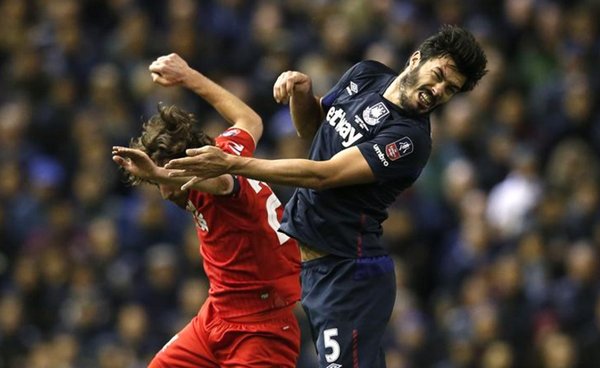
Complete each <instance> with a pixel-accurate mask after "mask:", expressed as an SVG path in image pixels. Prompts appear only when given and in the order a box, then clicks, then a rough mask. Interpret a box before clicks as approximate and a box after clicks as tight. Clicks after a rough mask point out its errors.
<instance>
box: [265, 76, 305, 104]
mask: <svg viewBox="0 0 600 368" xmlns="http://www.w3.org/2000/svg"><path fill="white" fill-rule="evenodd" d="M311 89H312V81H311V79H310V77H309V76H308V75H306V74H303V73H300V72H296V71H289V70H288V71H287V72H283V73H281V74H280V75H279V77H278V78H277V80H276V81H275V84H274V85H273V98H275V101H277V103H282V104H287V103H288V102H289V100H290V97H292V96H293V95H294V94H295V93H297V92H300V93H310V91H311Z"/></svg>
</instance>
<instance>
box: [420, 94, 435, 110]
mask: <svg viewBox="0 0 600 368" xmlns="http://www.w3.org/2000/svg"><path fill="white" fill-rule="evenodd" d="M417 100H418V102H419V105H420V106H421V107H422V108H423V109H424V110H429V109H431V108H432V107H433V106H434V105H435V97H433V94H432V93H431V91H429V90H427V89H423V90H421V91H419V92H418V94H417Z"/></svg>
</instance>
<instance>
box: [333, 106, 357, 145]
mask: <svg viewBox="0 0 600 368" xmlns="http://www.w3.org/2000/svg"><path fill="white" fill-rule="evenodd" d="M325 119H326V120H327V122H328V123H329V125H331V126H332V127H335V131H336V132H337V133H338V134H339V136H340V137H342V139H344V141H343V142H342V146H344V147H346V148H347V147H350V146H351V145H352V144H354V143H356V141H358V140H359V139H360V138H362V136H363V135H362V134H361V133H359V132H357V131H356V129H355V128H354V127H353V126H352V124H350V122H348V120H347V119H346V112H345V111H344V110H342V109H336V108H335V107H333V106H332V107H331V108H330V109H329V111H327V116H326V118H325Z"/></svg>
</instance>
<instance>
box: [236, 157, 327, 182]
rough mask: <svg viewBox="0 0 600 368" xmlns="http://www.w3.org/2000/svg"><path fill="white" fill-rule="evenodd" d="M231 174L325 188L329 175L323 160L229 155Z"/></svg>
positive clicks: (266, 180)
mask: <svg viewBox="0 0 600 368" xmlns="http://www.w3.org/2000/svg"><path fill="white" fill-rule="evenodd" d="M228 161H229V163H230V170H228V172H230V173H231V174H236V175H241V176H244V177H247V178H251V179H256V180H261V181H265V182H268V183H273V184H280V185H288V186H295V187H304V188H312V189H324V188H325V187H326V185H327V175H326V174H325V172H326V170H325V167H324V165H323V162H320V161H311V160H304V159H281V160H263V159H258V158H252V157H242V156H234V155H228Z"/></svg>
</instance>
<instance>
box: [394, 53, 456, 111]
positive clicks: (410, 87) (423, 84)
mask: <svg viewBox="0 0 600 368" xmlns="http://www.w3.org/2000/svg"><path fill="white" fill-rule="evenodd" d="M416 60H417V61H415V59H413V60H412V61H411V64H410V65H409V70H408V71H407V73H406V74H404V75H403V76H401V77H400V78H401V79H400V84H399V88H400V106H401V107H402V108H403V109H404V110H406V111H409V112H411V113H413V114H417V115H421V114H427V113H429V112H431V111H432V110H433V109H435V108H436V107H438V106H440V105H442V104H444V103H446V102H448V101H449V100H450V99H451V98H452V97H453V96H454V95H455V94H456V93H458V92H459V91H460V89H461V88H462V86H463V84H464V83H465V81H466V78H465V76H464V75H462V74H461V73H459V72H458V70H457V68H456V64H455V63H454V61H453V60H452V58H450V57H448V56H444V57H441V58H432V59H429V60H427V61H425V62H424V63H422V64H420V63H418V59H416Z"/></svg>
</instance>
